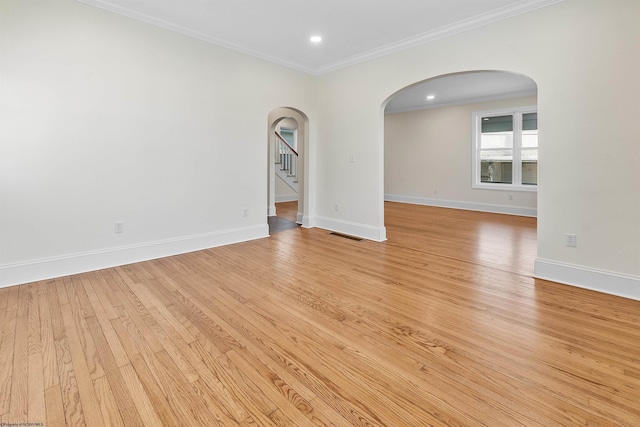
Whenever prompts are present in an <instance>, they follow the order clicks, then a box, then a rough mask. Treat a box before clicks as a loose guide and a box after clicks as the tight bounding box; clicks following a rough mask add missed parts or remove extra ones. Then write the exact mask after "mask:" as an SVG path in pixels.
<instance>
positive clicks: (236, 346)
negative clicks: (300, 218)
mask: <svg viewBox="0 0 640 427" xmlns="http://www.w3.org/2000/svg"><path fill="white" fill-rule="evenodd" d="M386 218H387V219H386V222H387V223H386V225H387V230H388V236H389V240H388V241H387V242H385V243H375V242H369V241H361V242H358V241H354V240H349V239H345V238H342V237H338V236H334V235H330V234H329V233H328V232H327V231H325V230H320V229H302V228H297V229H293V230H288V231H283V232H280V233H277V234H275V235H273V236H272V237H270V238H268V239H261V240H257V241H252V242H246V243H240V244H236V245H231V246H226V247H220V248H215V249H210V250H205V251H201V252H195V253H190V254H186V255H181V256H176V257H170V258H165V259H160V260H155V261H149V262H144V263H139V264H133V265H129V266H123V267H118V268H112V269H108V270H103V271H98V272H92V273H86V274H80V275H76V276H72V277H65V278H60V279H55V280H49V281H43V282H39V283H32V284H28V285H22V286H15V287H10V288H4V289H0V321H1V323H0V424H1V423H20V422H33V423H43V424H44V425H46V426H47V427H50V426H59V425H65V424H66V425H69V426H80V425H87V426H89V427H93V426H101V425H105V426H117V425H153V426H161V425H164V426H174V425H175V426H190V425H194V426H214V425H230V426H235V425H240V426H249V425H252V426H271V425H275V426H312V425H313V426H323V425H327V426H330V425H335V426H351V425H354V426H376V425H378V426H491V427H494V426H507V427H513V426H545V427H548V426H586V425H589V426H638V425H640V302H638V301H632V300H627V299H623V298H617V297H613V296H609V295H604V294H599V293H595V292H590V291H587V290H583V289H578V288H573V287H569V286H563V285H559V284H556V283H551V282H545V281H541V280H534V279H532V278H531V274H532V264H533V260H534V257H535V247H536V225H535V220H534V219H530V218H520V217H514V216H504V215H492V214H484V213H477V212H466V211H457V210H448V209H439V208H430V207H420V206H411V205H401V204H392V203H388V204H387V205H386Z"/></svg>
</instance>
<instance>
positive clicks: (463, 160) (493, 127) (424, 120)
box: [382, 70, 538, 216]
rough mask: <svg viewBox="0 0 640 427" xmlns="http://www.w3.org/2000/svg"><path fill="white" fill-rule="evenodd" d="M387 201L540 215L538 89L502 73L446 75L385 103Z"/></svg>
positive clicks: (409, 88)
mask: <svg viewBox="0 0 640 427" xmlns="http://www.w3.org/2000/svg"><path fill="white" fill-rule="evenodd" d="M382 107H383V108H384V199H385V201H399V202H406V203H414V204H423V205H432V206H442V207H449V208H459V209H468V210H478V211H488V212H497V213H506V214H514V215H524V216H536V214H537V162H538V157H537V85H536V83H535V82H534V81H533V80H532V79H531V78H529V77H527V76H523V75H521V74H517V73H512V72H506V71H493V70H492V71H480V70H478V71H467V72H461V73H453V74H446V75H441V76H436V77H433V78H429V79H427V80H424V81H421V82H418V83H415V84H412V85H410V86H407V87H405V88H403V89H401V90H399V91H397V92H395V93H394V94H393V95H391V96H390V97H389V98H388V99H387V100H386V101H385V102H384V103H383V106H382Z"/></svg>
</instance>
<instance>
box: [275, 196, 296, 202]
mask: <svg viewBox="0 0 640 427" xmlns="http://www.w3.org/2000/svg"><path fill="white" fill-rule="evenodd" d="M297 201H298V195H297V194H283V195H280V196H277V195H276V203H280V202H297Z"/></svg>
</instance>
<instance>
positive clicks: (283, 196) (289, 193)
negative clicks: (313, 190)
mask: <svg viewBox="0 0 640 427" xmlns="http://www.w3.org/2000/svg"><path fill="white" fill-rule="evenodd" d="M275 178H276V181H275V183H276V189H275V197H276V203H278V202H293V201H294V200H296V201H297V200H298V193H296V191H295V190H293V189H292V188H291V187H289V185H287V183H286V182H284V180H283V179H282V178H280V176H278V175H276V177H275Z"/></svg>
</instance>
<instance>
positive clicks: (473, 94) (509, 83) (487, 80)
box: [385, 71, 538, 114]
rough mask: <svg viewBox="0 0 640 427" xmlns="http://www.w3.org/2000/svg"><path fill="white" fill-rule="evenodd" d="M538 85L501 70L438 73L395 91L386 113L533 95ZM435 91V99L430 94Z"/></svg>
mask: <svg viewBox="0 0 640 427" xmlns="http://www.w3.org/2000/svg"><path fill="white" fill-rule="evenodd" d="M537 93H538V86H537V85H536V82H534V81H533V80H532V79H530V78H529V77H526V76H523V75H520V74H513V73H506V72H501V71H474V72H467V73H458V74H450V75H446V76H440V77H435V78H432V79H429V80H426V81H424V82H421V83H417V84H415V85H412V86H410V87H408V88H406V89H403V90H401V91H400V92H398V93H396V94H395V96H394V97H393V98H392V99H391V101H389V103H388V104H387V106H386V108H385V113H387V114H388V113H399V112H402V111H411V110H418V109H427V108H439V107H444V106H449V105H458V104H470V103H473V102H484V101H493V100H497V99H507V98H515V97H521V96H533V95H536V94H537ZM428 95H433V96H434V97H435V98H434V99H433V100H428V99H427V96H428Z"/></svg>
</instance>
